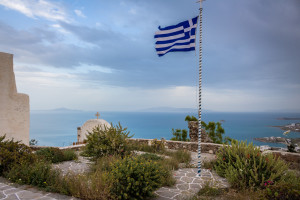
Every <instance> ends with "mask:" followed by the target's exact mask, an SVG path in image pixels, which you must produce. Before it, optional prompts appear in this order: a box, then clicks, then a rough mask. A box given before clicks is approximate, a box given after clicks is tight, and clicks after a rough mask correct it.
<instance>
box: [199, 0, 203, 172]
mask: <svg viewBox="0 0 300 200" xmlns="http://www.w3.org/2000/svg"><path fill="white" fill-rule="evenodd" d="M202 1H204V0H199V1H198V2H199V3H200V13H199V107H198V109H199V110H198V117H199V120H198V176H201V130H202V127H201V87H202V10H203V8H202Z"/></svg>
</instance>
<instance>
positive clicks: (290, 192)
mask: <svg viewBox="0 0 300 200" xmlns="http://www.w3.org/2000/svg"><path fill="white" fill-rule="evenodd" d="M264 187H265V189H264V190H263V197H264V198H266V199H272V200H273V199H278V200H279V199H280V200H289V199H300V177H297V176H296V175H295V173H293V172H291V171H288V172H287V173H285V174H284V175H283V177H282V178H281V180H280V181H278V182H276V183H273V182H266V183H265V185H264Z"/></svg>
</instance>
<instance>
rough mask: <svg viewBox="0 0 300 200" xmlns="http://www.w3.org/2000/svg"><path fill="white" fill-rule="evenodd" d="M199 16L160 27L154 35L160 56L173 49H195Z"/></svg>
mask: <svg viewBox="0 0 300 200" xmlns="http://www.w3.org/2000/svg"><path fill="white" fill-rule="evenodd" d="M197 19H198V16H197V17H195V18H193V19H190V20H186V21H184V22H181V23H179V24H177V25H174V26H167V27H165V28H161V27H160V26H159V27H158V29H159V31H157V32H156V33H155V35H154V38H155V39H156V43H155V44H156V45H155V49H156V52H157V54H158V56H163V55H165V54H166V53H168V52H172V51H193V50H195V46H196V45H195V41H196V27H197Z"/></svg>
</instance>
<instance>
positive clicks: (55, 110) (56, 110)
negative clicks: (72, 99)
mask: <svg viewBox="0 0 300 200" xmlns="http://www.w3.org/2000/svg"><path fill="white" fill-rule="evenodd" d="M32 111H34V112H83V111H82V110H73V109H68V108H56V109H52V110H32Z"/></svg>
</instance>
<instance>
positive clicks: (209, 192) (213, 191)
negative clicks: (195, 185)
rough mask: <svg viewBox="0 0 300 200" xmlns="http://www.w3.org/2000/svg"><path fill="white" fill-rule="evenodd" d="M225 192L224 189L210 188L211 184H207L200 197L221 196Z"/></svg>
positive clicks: (200, 191)
mask: <svg viewBox="0 0 300 200" xmlns="http://www.w3.org/2000/svg"><path fill="white" fill-rule="evenodd" d="M224 192H225V190H224V189H220V188H216V187H212V186H210V184H209V182H205V184H204V186H203V188H201V189H200V190H199V192H198V195H199V196H200V195H203V196H215V197H216V196H220V195H222V194H223V193H224Z"/></svg>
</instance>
